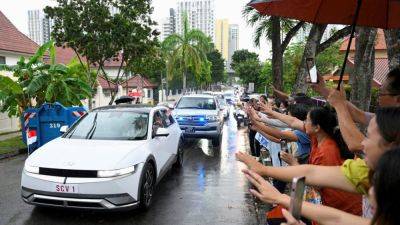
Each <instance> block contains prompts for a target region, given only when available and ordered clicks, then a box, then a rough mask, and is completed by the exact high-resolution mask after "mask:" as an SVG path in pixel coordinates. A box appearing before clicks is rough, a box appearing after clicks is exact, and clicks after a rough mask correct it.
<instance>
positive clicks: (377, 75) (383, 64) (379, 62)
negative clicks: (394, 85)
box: [374, 59, 389, 85]
mask: <svg viewBox="0 0 400 225" xmlns="http://www.w3.org/2000/svg"><path fill="white" fill-rule="evenodd" d="M388 73H389V61H388V59H375V71H374V80H375V82H376V83H378V84H379V85H382V83H383V82H384V81H385V80H386V78H387V74H388Z"/></svg>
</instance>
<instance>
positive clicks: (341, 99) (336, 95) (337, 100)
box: [328, 86, 346, 107]
mask: <svg viewBox="0 0 400 225" xmlns="http://www.w3.org/2000/svg"><path fill="white" fill-rule="evenodd" d="M328 102H329V104H331V105H332V106H333V107H337V106H338V105H340V104H345V103H346V92H345V91H344V88H343V86H341V87H340V91H338V90H336V89H330V91H329V96H328Z"/></svg>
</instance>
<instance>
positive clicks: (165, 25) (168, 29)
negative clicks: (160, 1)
mask: <svg viewBox="0 0 400 225" xmlns="http://www.w3.org/2000/svg"><path fill="white" fill-rule="evenodd" d="M175 23H176V14H175V10H174V9H172V8H171V9H169V17H167V18H165V19H164V21H162V23H161V40H165V39H166V38H167V37H168V36H169V35H171V34H175V33H176V29H175Z"/></svg>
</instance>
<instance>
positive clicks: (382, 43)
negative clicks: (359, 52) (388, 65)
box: [339, 29, 387, 52]
mask: <svg viewBox="0 0 400 225" xmlns="http://www.w3.org/2000/svg"><path fill="white" fill-rule="evenodd" d="M356 38H357V37H356ZM349 39H350V36H347V37H346V38H345V39H344V41H343V43H342V45H340V50H339V51H340V52H345V51H346V49H347V45H348V44H349ZM375 49H376V50H386V49H387V48H386V40H385V33H384V32H383V30H382V29H378V33H377V34H376V41H375ZM355 50H356V44H355V39H353V41H352V42H351V47H350V51H355Z"/></svg>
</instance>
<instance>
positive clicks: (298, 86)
mask: <svg viewBox="0 0 400 225" xmlns="http://www.w3.org/2000/svg"><path fill="white" fill-rule="evenodd" d="M326 27H327V25H326V24H321V25H319V24H314V25H313V26H312V27H311V30H310V34H309V35H308V38H307V43H306V45H305V47H304V53H303V57H302V59H301V64H300V67H299V70H298V72H297V77H296V83H295V84H294V88H293V90H292V92H293V93H306V92H307V88H308V85H307V82H306V80H307V76H308V71H307V65H306V60H307V58H314V59H315V58H316V55H317V54H316V52H317V48H318V46H319V44H320V42H321V39H322V36H323V34H324V32H325V29H326Z"/></svg>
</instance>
